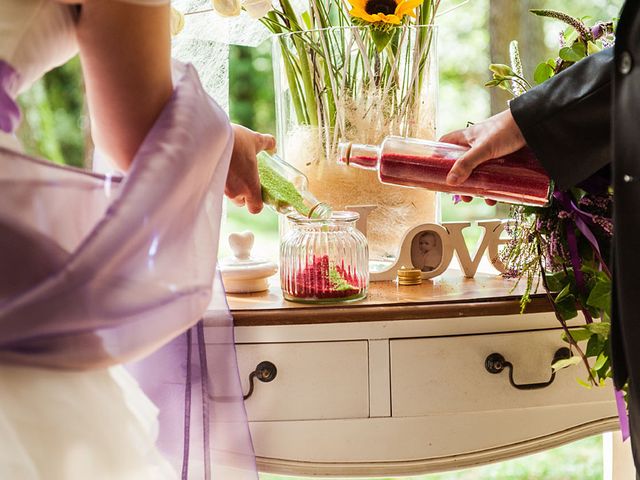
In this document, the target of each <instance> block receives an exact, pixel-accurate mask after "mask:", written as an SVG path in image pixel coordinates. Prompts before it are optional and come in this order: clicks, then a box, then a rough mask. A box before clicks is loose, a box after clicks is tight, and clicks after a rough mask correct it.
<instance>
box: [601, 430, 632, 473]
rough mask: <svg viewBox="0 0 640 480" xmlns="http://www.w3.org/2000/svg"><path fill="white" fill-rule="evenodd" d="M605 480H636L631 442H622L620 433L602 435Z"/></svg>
mask: <svg viewBox="0 0 640 480" xmlns="http://www.w3.org/2000/svg"><path fill="white" fill-rule="evenodd" d="M602 448H603V452H602V459H603V470H604V476H603V480H636V471H635V467H634V465H633V456H632V455H631V441H630V440H627V441H626V442H624V443H623V442H622V435H621V434H620V431H618V430H616V431H615V432H606V433H603V434H602Z"/></svg>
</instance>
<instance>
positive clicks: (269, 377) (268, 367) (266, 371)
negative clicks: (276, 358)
mask: <svg viewBox="0 0 640 480" xmlns="http://www.w3.org/2000/svg"><path fill="white" fill-rule="evenodd" d="M276 375H278V369H277V368H276V366H275V365H274V364H273V363H271V362H267V361H265V362H260V363H259V364H258V366H257V367H256V369H255V370H254V371H253V372H251V373H250V374H249V391H248V392H247V394H246V395H244V396H243V397H242V398H243V399H244V400H246V399H247V398H249V397H250V396H251V394H252V393H253V379H254V378H257V379H258V380H260V381H261V382H264V383H269V382H271V381H273V380H274V379H275V378H276Z"/></svg>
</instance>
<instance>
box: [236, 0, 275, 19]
mask: <svg viewBox="0 0 640 480" xmlns="http://www.w3.org/2000/svg"><path fill="white" fill-rule="evenodd" d="M242 6H243V7H244V9H245V10H246V11H247V13H248V14H249V15H250V16H251V17H252V18H256V19H257V18H262V17H264V16H265V15H266V14H267V13H269V12H270V11H271V10H273V5H272V3H271V0H245V1H244V3H243V4H242Z"/></svg>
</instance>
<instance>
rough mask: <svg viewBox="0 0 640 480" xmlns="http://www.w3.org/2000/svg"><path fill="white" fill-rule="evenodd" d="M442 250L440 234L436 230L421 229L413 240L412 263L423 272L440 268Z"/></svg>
mask: <svg viewBox="0 0 640 480" xmlns="http://www.w3.org/2000/svg"><path fill="white" fill-rule="evenodd" d="M442 251H443V248H442V238H441V237H440V234H439V233H438V232H436V231H435V230H421V231H419V232H418V233H417V234H416V235H415V236H414V237H413V239H412V240H411V264H412V265H413V268H415V269H418V270H421V271H423V272H433V271H435V270H438V267H440V265H441V264H442Z"/></svg>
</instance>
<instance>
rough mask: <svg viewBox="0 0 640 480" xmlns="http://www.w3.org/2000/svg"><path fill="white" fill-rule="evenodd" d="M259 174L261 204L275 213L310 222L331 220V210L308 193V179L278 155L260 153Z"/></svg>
mask: <svg viewBox="0 0 640 480" xmlns="http://www.w3.org/2000/svg"><path fill="white" fill-rule="evenodd" d="M258 173H259V174H260V185H261V186H262V200H263V201H264V203H265V204H266V205H268V206H270V207H271V208H273V209H274V210H275V211H276V212H278V213H281V214H284V215H289V214H291V213H299V214H300V215H303V216H305V217H307V218H318V219H327V218H330V217H331V214H332V210H331V207H330V206H329V205H327V204H326V203H323V202H321V201H319V200H318V199H317V198H316V197H315V196H314V195H313V194H312V193H311V192H310V191H309V181H308V180H307V177H306V176H305V175H304V174H303V173H302V172H300V171H299V170H297V169H296V168H294V167H293V166H291V165H289V164H288V163H287V162H285V161H284V160H282V159H281V158H280V157H279V156H278V155H270V154H268V153H266V152H260V153H259V154H258Z"/></svg>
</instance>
